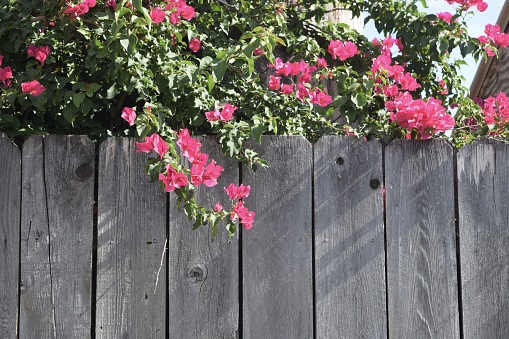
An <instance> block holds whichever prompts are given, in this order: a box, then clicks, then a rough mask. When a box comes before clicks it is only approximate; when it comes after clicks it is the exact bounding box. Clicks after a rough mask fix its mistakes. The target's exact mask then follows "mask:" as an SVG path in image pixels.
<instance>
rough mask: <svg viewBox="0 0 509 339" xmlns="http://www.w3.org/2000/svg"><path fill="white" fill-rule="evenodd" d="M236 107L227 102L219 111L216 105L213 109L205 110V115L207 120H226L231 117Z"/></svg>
mask: <svg viewBox="0 0 509 339" xmlns="http://www.w3.org/2000/svg"><path fill="white" fill-rule="evenodd" d="M237 108H238V107H236V106H232V105H230V104H229V103H226V104H224V107H223V109H222V110H221V112H219V109H217V107H216V108H215V109H214V110H213V111H209V112H205V117H206V118H207V120H208V121H210V122H214V121H219V120H221V121H223V122H228V121H230V120H232V119H233V112H235V110H237Z"/></svg>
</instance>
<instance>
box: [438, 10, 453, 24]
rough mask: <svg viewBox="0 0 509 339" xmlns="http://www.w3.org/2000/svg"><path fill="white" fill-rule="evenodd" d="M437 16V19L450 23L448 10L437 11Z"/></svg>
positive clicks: (450, 15) (450, 16)
mask: <svg viewBox="0 0 509 339" xmlns="http://www.w3.org/2000/svg"><path fill="white" fill-rule="evenodd" d="M437 17H438V18H439V19H441V20H444V21H445V22H447V23H448V24H450V23H451V18H452V14H451V13H449V12H440V13H437Z"/></svg>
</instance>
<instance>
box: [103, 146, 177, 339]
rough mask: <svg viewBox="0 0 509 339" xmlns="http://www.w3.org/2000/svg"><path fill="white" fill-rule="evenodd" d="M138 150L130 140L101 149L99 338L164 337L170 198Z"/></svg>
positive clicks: (144, 155) (144, 156) (145, 158)
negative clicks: (151, 176)
mask: <svg viewBox="0 0 509 339" xmlns="http://www.w3.org/2000/svg"><path fill="white" fill-rule="evenodd" d="M135 150H136V145H135V141H134V139H132V138H131V139H127V138H110V139H108V140H106V141H105V142H104V143H102V144H101V146H100V152H99V173H98V182H99V192H98V225H97V292H96V299H97V311H96V312H97V313H96V319H97V320H96V333H97V338H127V337H134V338H164V337H165V336H166V325H165V324H166V285H167V282H166V265H165V263H166V261H163V263H162V267H160V264H161V256H162V254H163V251H164V246H165V242H166V237H167V235H166V233H167V220H166V211H167V199H166V194H165V193H164V192H163V191H162V190H161V188H160V187H159V185H156V184H150V183H149V182H148V178H147V176H146V175H145V174H144V172H143V168H144V164H145V161H146V160H147V156H146V154H143V153H136V152H135ZM159 270H160V271H159ZM158 271H159V281H158V282H157V286H156V280H157V273H158Z"/></svg>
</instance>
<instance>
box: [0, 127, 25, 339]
mask: <svg viewBox="0 0 509 339" xmlns="http://www.w3.org/2000/svg"><path fill="white" fill-rule="evenodd" d="M0 159H2V160H1V161H0V338H6V339H10V338H16V337H17V335H18V276H19V232H20V208H21V206H20V198H21V152H20V150H19V149H18V148H17V147H16V145H14V143H12V142H11V140H9V139H8V138H7V136H6V135H5V134H3V133H0Z"/></svg>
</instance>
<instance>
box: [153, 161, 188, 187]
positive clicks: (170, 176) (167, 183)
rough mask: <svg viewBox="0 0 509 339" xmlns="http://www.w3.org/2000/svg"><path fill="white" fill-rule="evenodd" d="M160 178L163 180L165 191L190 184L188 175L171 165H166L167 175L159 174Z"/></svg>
mask: <svg viewBox="0 0 509 339" xmlns="http://www.w3.org/2000/svg"><path fill="white" fill-rule="evenodd" d="M159 180H161V181H162V182H163V184H164V191H165V192H172V191H174V190H175V189H177V188H180V187H184V186H187V185H188V184H189V182H188V180H187V176H186V175H185V174H184V173H181V172H177V171H176V170H175V169H174V168H173V167H172V166H171V165H167V166H166V175H164V174H162V173H160V174H159Z"/></svg>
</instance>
